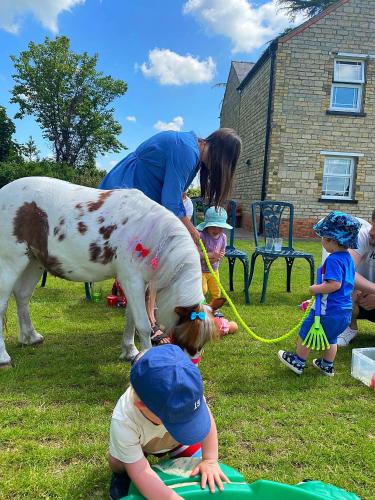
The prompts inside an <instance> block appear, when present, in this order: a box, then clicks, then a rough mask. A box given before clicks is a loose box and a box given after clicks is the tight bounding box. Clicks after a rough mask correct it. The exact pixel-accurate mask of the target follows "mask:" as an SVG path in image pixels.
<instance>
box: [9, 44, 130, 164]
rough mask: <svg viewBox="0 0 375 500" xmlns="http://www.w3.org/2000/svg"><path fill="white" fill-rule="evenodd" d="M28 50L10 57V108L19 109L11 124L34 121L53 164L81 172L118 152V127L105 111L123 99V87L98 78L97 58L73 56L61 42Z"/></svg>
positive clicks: (68, 46) (110, 109) (108, 77)
mask: <svg viewBox="0 0 375 500" xmlns="http://www.w3.org/2000/svg"><path fill="white" fill-rule="evenodd" d="M28 47H29V49H28V50H26V51H24V52H21V54H20V55H19V57H16V56H14V55H13V56H11V59H12V61H13V63H14V66H15V70H16V73H15V74H14V75H13V78H14V80H15V86H14V88H13V90H12V99H11V102H12V103H16V104H18V105H19V108H20V109H19V111H18V112H17V113H16V115H15V118H23V117H24V116H25V115H34V116H35V119H36V121H37V122H38V123H39V125H40V126H41V128H42V133H43V137H44V138H45V139H47V140H48V141H50V142H51V143H52V148H53V151H54V154H55V160H56V162H64V163H67V164H69V165H72V166H74V167H80V166H82V165H85V164H88V163H89V164H93V163H94V161H95V157H96V155H97V154H104V153H106V152H108V151H113V152H118V151H120V149H121V148H123V147H124V146H123V145H122V144H121V142H120V141H119V140H118V139H117V135H118V134H119V133H120V132H121V125H120V124H119V123H118V122H117V121H116V120H115V119H114V116H113V111H114V110H113V108H110V107H109V105H110V103H111V102H112V101H113V100H114V99H115V98H116V97H119V96H121V95H123V94H125V92H126V90H127V85H126V83H125V82H123V81H122V80H114V79H113V78H112V77H111V76H104V75H103V73H101V72H98V71H97V69H96V65H97V62H98V56H97V55H94V56H89V55H88V54H87V53H86V52H84V53H83V54H76V53H74V52H72V51H71V50H70V41H69V38H67V37H65V36H58V37H56V38H55V39H53V40H50V39H49V38H48V37H46V38H45V41H44V43H41V44H39V45H37V44H35V43H33V42H30V43H29V46H28Z"/></svg>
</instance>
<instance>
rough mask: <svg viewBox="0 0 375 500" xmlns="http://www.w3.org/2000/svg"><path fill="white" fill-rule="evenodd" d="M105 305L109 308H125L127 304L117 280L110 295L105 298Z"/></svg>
mask: <svg viewBox="0 0 375 500" xmlns="http://www.w3.org/2000/svg"><path fill="white" fill-rule="evenodd" d="M107 304H108V305H109V306H110V307H126V306H127V304H128V301H127V300H126V297H125V294H124V291H123V289H122V288H121V285H120V283H119V282H118V281H117V279H116V280H115V282H114V283H113V286H112V294H111V295H108V296H107Z"/></svg>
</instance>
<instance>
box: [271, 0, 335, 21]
mask: <svg viewBox="0 0 375 500" xmlns="http://www.w3.org/2000/svg"><path fill="white" fill-rule="evenodd" d="M277 2H278V4H279V5H280V6H281V8H282V9H284V10H286V12H287V14H288V16H289V19H291V20H292V21H293V20H294V19H295V18H296V16H297V15H298V14H304V15H305V16H306V17H312V16H316V14H319V13H320V12H322V10H324V9H326V8H327V7H329V6H330V5H332V4H333V3H336V2H337V0H277Z"/></svg>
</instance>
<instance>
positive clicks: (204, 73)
mask: <svg viewBox="0 0 375 500" xmlns="http://www.w3.org/2000/svg"><path fill="white" fill-rule="evenodd" d="M148 58H149V61H148V63H145V62H144V63H143V64H141V66H140V69H141V71H142V73H143V74H144V76H146V77H147V78H156V79H157V80H159V83H161V84H162V85H186V84H189V83H207V82H210V81H211V80H212V79H213V77H214V75H215V70H216V64H215V63H214V61H213V59H212V58H211V57H208V58H207V59H206V60H202V61H201V60H199V59H198V58H197V57H194V56H192V55H190V54H187V55H186V56H181V55H180V54H176V52H173V51H171V50H169V49H158V48H155V49H153V50H150V52H149V53H148Z"/></svg>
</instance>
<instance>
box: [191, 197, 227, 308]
mask: <svg viewBox="0 0 375 500" xmlns="http://www.w3.org/2000/svg"><path fill="white" fill-rule="evenodd" d="M197 229H198V231H199V232H200V236H201V239H202V242H203V244H204V246H205V248H206V250H207V254H208V257H209V259H210V262H211V265H212V268H213V270H214V271H215V272H216V275H217V277H219V264H220V261H221V260H222V259H223V258H224V256H225V247H226V246H227V236H226V234H225V233H224V229H232V226H230V225H229V224H227V212H226V211H225V210H224V208H221V207H219V208H218V209H216V208H215V207H210V208H208V209H207V210H206V213H205V215H204V221H203V222H201V223H200V224H198V226H197ZM199 253H200V254H201V265H202V288H203V293H204V295H206V294H207V291H209V292H210V295H211V299H217V298H219V297H220V295H221V294H220V288H219V287H218V285H217V284H216V281H215V279H214V277H213V276H212V275H211V273H210V271H209V270H208V267H207V265H206V262H205V260H204V256H203V253H202V252H201V250H200V249H199Z"/></svg>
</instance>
